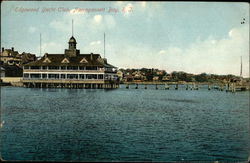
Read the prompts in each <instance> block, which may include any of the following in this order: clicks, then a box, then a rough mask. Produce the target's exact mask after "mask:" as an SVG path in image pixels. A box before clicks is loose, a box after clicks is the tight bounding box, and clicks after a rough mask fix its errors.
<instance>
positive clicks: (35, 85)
mask: <svg viewBox="0 0 250 163" xmlns="http://www.w3.org/2000/svg"><path fill="white" fill-rule="evenodd" d="M24 87H26V88H70V89H114V88H118V87H119V84H78V83H24Z"/></svg>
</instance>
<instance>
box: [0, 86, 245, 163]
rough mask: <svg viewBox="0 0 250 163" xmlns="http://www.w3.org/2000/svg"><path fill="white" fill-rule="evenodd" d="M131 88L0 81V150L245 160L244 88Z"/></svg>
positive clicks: (20, 156) (25, 154)
mask: <svg viewBox="0 0 250 163" xmlns="http://www.w3.org/2000/svg"><path fill="white" fill-rule="evenodd" d="M132 88H133V89H132ZM132 88H131V89H129V90H128V89H125V86H124V85H122V86H121V88H120V89H115V90H99V89H95V90H90V89H87V90H86V89H79V90H77V89H34V88H33V89H32V88H18V87H2V88H1V119H2V121H4V124H3V127H2V128H1V147H0V150H1V155H2V156H1V157H2V158H3V159H4V160H56V161H59V160H65V161H69V160H74V161H79V160H80V161H183V160H184V161H195V160H199V161H215V160H219V161H230V162H232V161H246V160H247V158H248V156H249V149H250V144H249V137H250V136H249V92H237V93H235V94H233V93H226V92H221V91H217V90H211V91H208V90H207V89H206V88H203V89H200V90H196V91H194V90H193V91H191V90H188V91H187V90H185V89H184V88H181V89H180V90H178V91H177V90H173V88H172V90H163V88H159V89H158V90H155V89H154V88H155V87H154V86H151V87H150V88H148V89H147V90H145V89H143V88H139V89H134V86H133V87H132Z"/></svg>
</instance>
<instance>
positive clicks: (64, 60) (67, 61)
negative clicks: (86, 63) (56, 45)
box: [61, 58, 69, 63]
mask: <svg viewBox="0 0 250 163" xmlns="http://www.w3.org/2000/svg"><path fill="white" fill-rule="evenodd" d="M61 63H69V60H68V59H67V58H64V59H63V60H62V62H61Z"/></svg>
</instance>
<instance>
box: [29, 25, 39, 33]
mask: <svg viewBox="0 0 250 163" xmlns="http://www.w3.org/2000/svg"><path fill="white" fill-rule="evenodd" d="M28 30H29V32H30V33H34V32H36V31H37V28H36V27H33V26H31V27H29V29H28Z"/></svg>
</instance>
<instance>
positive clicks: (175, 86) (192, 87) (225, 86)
mask: <svg viewBox="0 0 250 163" xmlns="http://www.w3.org/2000/svg"><path fill="white" fill-rule="evenodd" d="M139 85H140V86H139ZM149 85H154V88H155V89H159V86H160V85H164V89H165V90H169V89H174V90H179V89H180V85H185V90H199V89H200V88H201V85H199V84H170V85H169V84H126V87H125V88H126V89H130V88H132V89H139V88H144V89H148V86H149ZM206 86H207V90H212V89H214V90H218V91H224V90H225V91H227V92H236V85H235V84H234V83H228V84H218V85H212V84H207V85H206ZM203 88H204V87H203Z"/></svg>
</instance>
